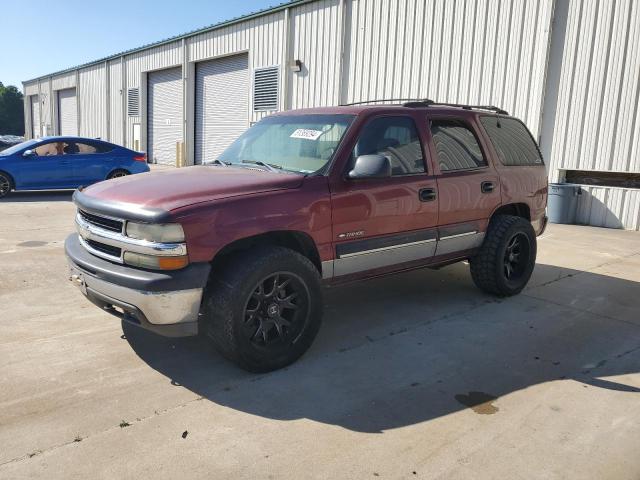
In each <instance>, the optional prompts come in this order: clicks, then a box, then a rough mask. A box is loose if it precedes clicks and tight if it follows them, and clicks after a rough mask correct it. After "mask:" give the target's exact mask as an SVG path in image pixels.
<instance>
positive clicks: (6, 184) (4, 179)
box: [0, 172, 11, 198]
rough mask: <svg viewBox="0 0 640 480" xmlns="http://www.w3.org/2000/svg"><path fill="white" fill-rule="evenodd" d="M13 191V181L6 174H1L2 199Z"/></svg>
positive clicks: (0, 194) (0, 188) (0, 190)
mask: <svg viewBox="0 0 640 480" xmlns="http://www.w3.org/2000/svg"><path fill="white" fill-rule="evenodd" d="M10 191H11V179H10V178H9V176H8V175H7V174H6V173H3V172H0V198H2V197H6V196H7V195H9V192H10Z"/></svg>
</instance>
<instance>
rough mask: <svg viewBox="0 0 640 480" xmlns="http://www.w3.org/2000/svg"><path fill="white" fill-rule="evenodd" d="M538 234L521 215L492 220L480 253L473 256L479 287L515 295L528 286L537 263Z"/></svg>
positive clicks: (494, 292) (496, 293) (475, 278)
mask: <svg viewBox="0 0 640 480" xmlns="http://www.w3.org/2000/svg"><path fill="white" fill-rule="evenodd" d="M536 253H537V245H536V234H535V231H534V230H533V227H532V226H531V223H530V222H528V221H527V220H525V219H524V218H522V217H516V216H512V215H498V216H497V217H495V218H494V219H492V220H491V223H490V224H489V228H488V229H487V234H486V237H485V239H484V243H483V244H482V247H481V248H480V252H478V254H477V255H476V256H475V257H473V258H471V259H470V262H469V263H470V265H471V276H472V278H473V281H474V283H475V284H476V286H477V287H478V288H480V289H482V290H484V291H485V292H488V293H492V294H494V295H499V296H503V297H506V296H511V295H516V294H518V293H520V292H521V291H522V289H523V288H524V287H525V286H526V285H527V282H528V281H529V278H531V274H532V273H533V268H534V267H535V263H536Z"/></svg>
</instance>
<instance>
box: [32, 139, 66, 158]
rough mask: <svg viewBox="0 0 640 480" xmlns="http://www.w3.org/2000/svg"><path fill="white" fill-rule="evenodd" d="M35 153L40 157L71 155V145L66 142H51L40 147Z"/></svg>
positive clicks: (35, 149)
mask: <svg viewBox="0 0 640 480" xmlns="http://www.w3.org/2000/svg"><path fill="white" fill-rule="evenodd" d="M33 151H34V152H35V153H36V155H38V156H39V157H48V156H50V155H66V154H68V153H69V144H68V143H66V142H49V143H43V144H42V145H38V146H37V147H36V148H34V149H33Z"/></svg>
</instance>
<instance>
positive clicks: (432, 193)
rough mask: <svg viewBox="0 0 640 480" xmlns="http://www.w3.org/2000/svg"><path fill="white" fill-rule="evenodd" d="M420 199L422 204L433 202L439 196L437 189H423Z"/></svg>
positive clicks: (419, 194) (419, 192)
mask: <svg viewBox="0 0 640 480" xmlns="http://www.w3.org/2000/svg"><path fill="white" fill-rule="evenodd" d="M418 197H420V201H421V202H433V201H434V200H435V199H436V197H437V195H436V189H435V188H422V189H420V191H418Z"/></svg>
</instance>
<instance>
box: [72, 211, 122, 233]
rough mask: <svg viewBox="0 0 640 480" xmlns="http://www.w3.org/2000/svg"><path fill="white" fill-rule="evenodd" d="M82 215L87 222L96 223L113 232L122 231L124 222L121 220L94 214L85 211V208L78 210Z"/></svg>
mask: <svg viewBox="0 0 640 480" xmlns="http://www.w3.org/2000/svg"><path fill="white" fill-rule="evenodd" d="M78 213H80V216H81V217H82V218H83V219H84V221H85V222H88V223H90V224H91V225H95V226H96V227H100V228H103V229H105V230H110V231H112V232H122V222H121V221H120V220H113V219H111V218H106V217H101V216H99V215H94V214H93V213H88V212H85V211H84V210H78Z"/></svg>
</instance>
